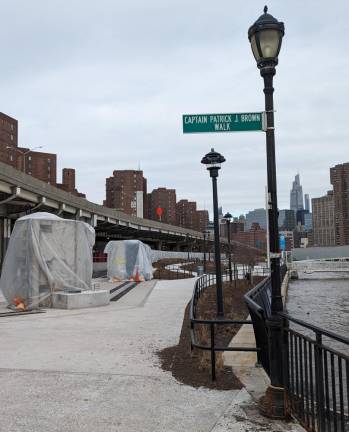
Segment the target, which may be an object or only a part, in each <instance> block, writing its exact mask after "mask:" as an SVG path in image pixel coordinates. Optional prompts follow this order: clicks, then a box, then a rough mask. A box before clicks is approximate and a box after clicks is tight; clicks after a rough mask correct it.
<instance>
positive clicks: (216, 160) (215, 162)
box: [201, 148, 225, 317]
mask: <svg viewBox="0 0 349 432" xmlns="http://www.w3.org/2000/svg"><path fill="white" fill-rule="evenodd" d="M223 162H225V158H224V156H222V155H221V154H220V153H218V152H215V151H214V149H213V148H212V149H211V151H210V152H209V153H207V154H206V155H205V156H204V157H203V158H202V159H201V163H202V164H204V165H206V168H207V169H208V171H209V172H210V177H211V178H212V190H213V215H214V247H215V253H214V255H215V264H216V290H217V317H223V316H224V311H223V293H222V271H221V252H220V247H219V221H218V197H217V177H218V171H219V170H220V168H221V164H222V163H223Z"/></svg>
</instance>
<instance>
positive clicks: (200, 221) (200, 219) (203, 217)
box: [194, 210, 209, 232]
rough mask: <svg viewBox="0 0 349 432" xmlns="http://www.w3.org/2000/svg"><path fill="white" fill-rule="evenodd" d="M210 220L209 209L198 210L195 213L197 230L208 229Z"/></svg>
mask: <svg viewBox="0 0 349 432" xmlns="http://www.w3.org/2000/svg"><path fill="white" fill-rule="evenodd" d="M208 222H209V217H208V211H207V210H196V213H195V228H194V229H195V230H196V231H200V232H203V231H206V230H207V225H208Z"/></svg>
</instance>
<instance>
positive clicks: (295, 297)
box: [286, 273, 349, 337]
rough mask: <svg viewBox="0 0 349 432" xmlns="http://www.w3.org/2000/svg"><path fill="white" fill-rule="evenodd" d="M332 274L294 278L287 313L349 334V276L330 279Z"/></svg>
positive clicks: (344, 334) (336, 331) (325, 327)
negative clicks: (312, 277) (313, 277)
mask: <svg viewBox="0 0 349 432" xmlns="http://www.w3.org/2000/svg"><path fill="white" fill-rule="evenodd" d="M328 276H329V274H328V273H326V274H317V275H316V279H311V278H309V279H298V280H291V283H290V285H289V289H288V298H287V304H286V307H287V312H288V313H289V314H290V315H291V316H294V317H295V318H299V319H302V320H303V321H307V322H309V323H311V324H315V325H318V326H319V327H321V328H324V329H326V330H331V331H333V332H334V333H337V334H341V335H343V336H346V337H348V336H349V278H348V279H343V278H342V279H339V278H336V279H328V278H327V277H328Z"/></svg>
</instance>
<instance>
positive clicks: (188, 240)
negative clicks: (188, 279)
mask: <svg viewBox="0 0 349 432" xmlns="http://www.w3.org/2000/svg"><path fill="white" fill-rule="evenodd" d="M186 237H187V249H188V262H189V261H190V251H189V233H187V236H186Z"/></svg>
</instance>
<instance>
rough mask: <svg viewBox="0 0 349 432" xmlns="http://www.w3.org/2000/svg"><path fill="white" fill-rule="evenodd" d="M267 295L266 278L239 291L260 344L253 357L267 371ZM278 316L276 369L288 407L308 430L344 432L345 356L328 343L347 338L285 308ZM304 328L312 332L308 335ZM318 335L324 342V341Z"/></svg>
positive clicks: (347, 417) (348, 371) (348, 370)
mask: <svg viewBox="0 0 349 432" xmlns="http://www.w3.org/2000/svg"><path fill="white" fill-rule="evenodd" d="M283 271H284V269H283ZM281 276H282V274H281ZM270 297H271V280H270V278H267V279H265V280H263V281H262V282H261V283H259V284H258V285H257V286H256V287H254V288H252V289H251V290H250V291H248V293H246V294H245V301H246V304H247V307H248V308H249V311H250V315H251V318H252V321H253V327H254V332H255V337H256V343H257V347H259V348H260V350H259V351H258V353H257V355H258V356H259V358H260V360H261V363H262V365H263V367H264V369H265V370H266V372H267V373H269V344H270V341H269V337H270V330H269V326H268V318H269V316H270V314H271V309H270V300H271V298H270ZM278 315H279V316H280V317H281V318H283V325H282V335H283V336H282V359H283V360H282V368H283V376H284V378H283V380H284V387H285V391H286V394H287V400H288V404H287V407H288V410H289V411H290V413H291V414H292V415H294V416H295V417H297V419H298V420H299V421H300V423H301V424H302V425H303V426H305V428H307V429H308V430H310V431H312V432H330V431H332V430H336V431H337V430H338V431H341V432H344V431H347V430H348V429H347V428H348V424H349V423H348V422H349V414H348V393H349V386H348V377H349V356H348V354H347V351H346V349H338V346H331V341H332V342H339V343H341V344H344V345H345V346H346V347H349V338H347V337H346V336H342V335H338V334H336V333H334V332H333V331H330V330H326V329H323V328H321V327H319V326H317V325H314V324H311V323H309V322H306V321H303V320H302V319H299V318H295V317H293V316H291V315H289V314H288V313H285V312H280V313H279V314H278ZM291 323H293V324H295V325H296V326H300V327H302V328H303V329H304V332H303V333H302V330H298V328H297V327H296V329H294V328H293V327H294V326H293V325H292V327H290V324H291ZM309 330H310V331H312V332H313V334H312V335H311V336H309ZM323 337H326V338H329V340H326V343H324V341H323Z"/></svg>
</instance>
